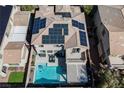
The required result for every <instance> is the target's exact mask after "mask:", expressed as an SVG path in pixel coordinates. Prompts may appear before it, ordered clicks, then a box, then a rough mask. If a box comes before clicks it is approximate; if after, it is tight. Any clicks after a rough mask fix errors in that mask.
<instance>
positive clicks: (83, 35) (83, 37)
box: [79, 31, 87, 46]
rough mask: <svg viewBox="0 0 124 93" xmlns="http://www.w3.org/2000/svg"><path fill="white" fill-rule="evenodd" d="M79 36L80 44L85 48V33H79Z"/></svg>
mask: <svg viewBox="0 0 124 93" xmlns="http://www.w3.org/2000/svg"><path fill="white" fill-rule="evenodd" d="M79 34H80V44H81V45H83V46H87V40H86V33H85V32H82V31H79Z"/></svg>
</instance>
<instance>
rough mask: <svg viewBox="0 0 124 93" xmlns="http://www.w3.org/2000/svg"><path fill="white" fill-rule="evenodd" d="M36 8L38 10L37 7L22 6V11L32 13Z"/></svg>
mask: <svg viewBox="0 0 124 93" xmlns="http://www.w3.org/2000/svg"><path fill="white" fill-rule="evenodd" d="M35 8H37V6H34V5H22V6H20V9H21V11H32V10H34V9H35Z"/></svg>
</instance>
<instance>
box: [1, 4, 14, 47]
mask: <svg viewBox="0 0 124 93" xmlns="http://www.w3.org/2000/svg"><path fill="white" fill-rule="evenodd" d="M11 11H12V6H8V5H7V6H0V45H1V42H2V40H3V36H4V33H5V31H6V27H7V24H8V21H9V18H10V15H11Z"/></svg>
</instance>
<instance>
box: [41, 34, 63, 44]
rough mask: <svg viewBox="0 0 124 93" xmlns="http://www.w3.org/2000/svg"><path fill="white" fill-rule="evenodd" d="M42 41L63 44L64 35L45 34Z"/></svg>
mask: <svg viewBox="0 0 124 93" xmlns="http://www.w3.org/2000/svg"><path fill="white" fill-rule="evenodd" d="M42 43H43V44H63V43H64V36H62V35H43V36H42Z"/></svg>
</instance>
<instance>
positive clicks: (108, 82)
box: [97, 68, 119, 88]
mask: <svg viewBox="0 0 124 93" xmlns="http://www.w3.org/2000/svg"><path fill="white" fill-rule="evenodd" d="M98 76H99V78H100V82H99V83H98V84H97V87H101V88H117V87H119V80H118V79H117V77H116V73H115V71H111V70H110V69H108V68H105V69H103V68H101V69H100V70H99V72H98Z"/></svg>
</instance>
